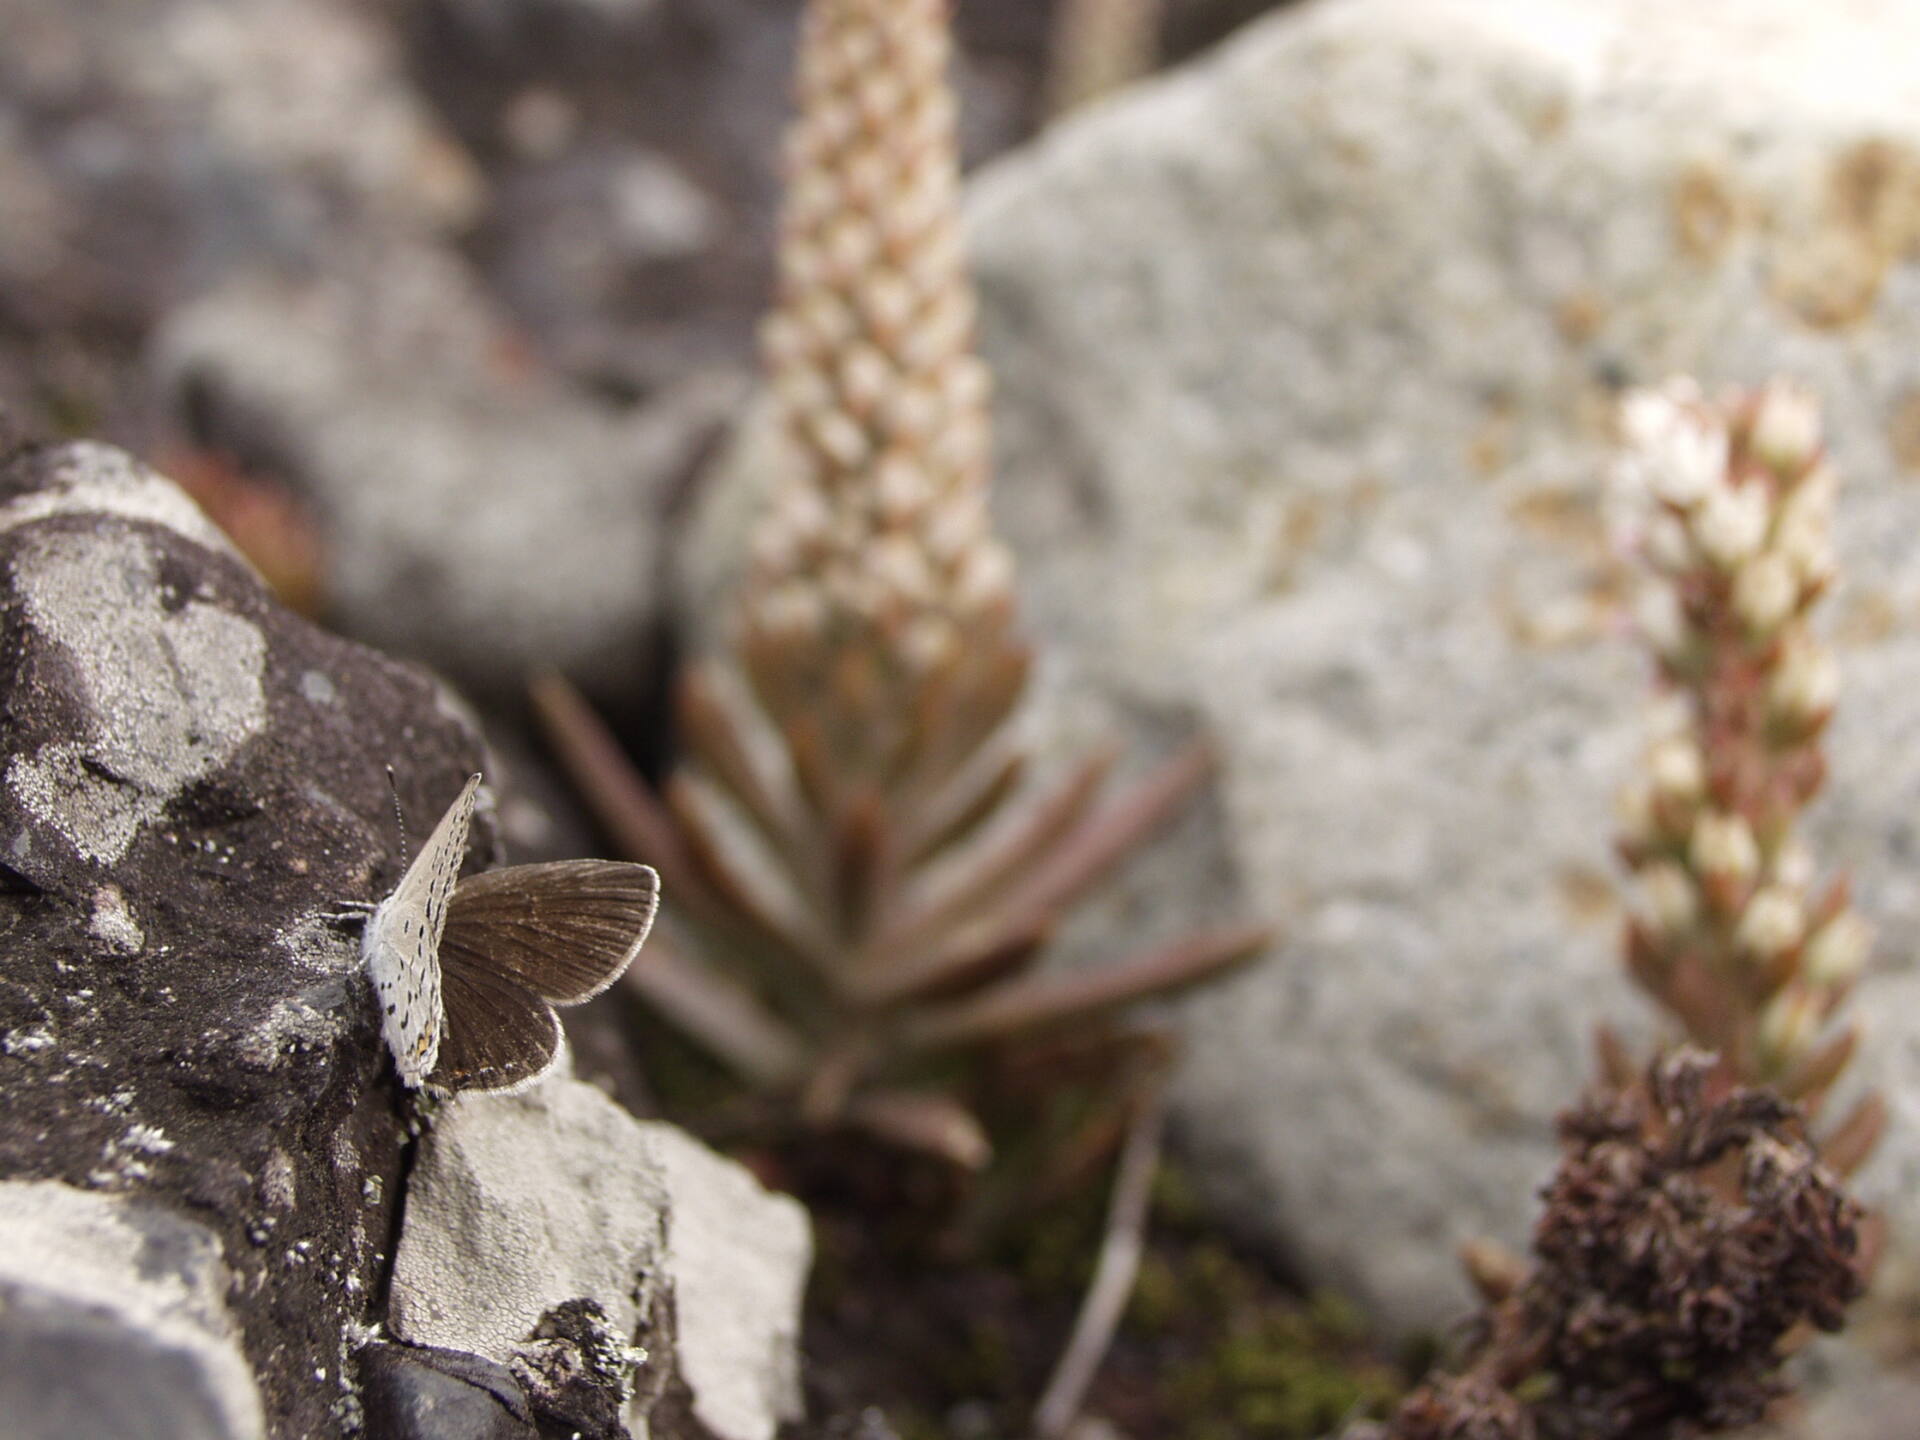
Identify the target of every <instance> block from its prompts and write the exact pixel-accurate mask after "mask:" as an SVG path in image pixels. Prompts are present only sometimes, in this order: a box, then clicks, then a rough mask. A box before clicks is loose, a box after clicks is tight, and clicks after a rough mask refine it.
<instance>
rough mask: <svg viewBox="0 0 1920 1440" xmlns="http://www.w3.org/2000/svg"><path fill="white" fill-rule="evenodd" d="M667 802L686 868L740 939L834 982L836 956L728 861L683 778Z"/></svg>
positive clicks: (670, 787) (672, 783)
mask: <svg viewBox="0 0 1920 1440" xmlns="http://www.w3.org/2000/svg"><path fill="white" fill-rule="evenodd" d="M666 800H667V805H668V806H669V808H670V809H671V811H672V813H673V818H674V823H675V825H676V826H677V829H678V833H679V836H680V842H681V845H682V847H683V848H684V850H685V853H686V857H687V863H688V867H689V869H690V870H691V872H692V873H693V874H695V875H697V876H698V877H699V879H700V882H701V883H702V884H703V885H704V886H705V887H706V889H707V891H708V892H709V893H710V894H712V895H713V896H714V897H715V898H716V899H718V901H719V902H720V904H721V906H722V908H723V910H724V912H725V919H726V921H727V922H729V925H730V928H731V929H733V930H734V931H735V932H736V933H737V932H738V931H739V929H741V928H742V927H744V928H745V929H747V930H748V931H749V932H750V933H751V934H752V935H753V936H754V937H755V938H756V939H758V940H759V941H760V942H761V943H762V944H765V945H767V946H770V947H771V948H772V949H773V950H775V951H776V952H777V953H778V954H780V955H781V956H783V957H784V958H786V959H789V960H797V961H800V962H801V963H803V964H805V965H807V966H809V967H811V968H812V969H813V970H815V971H816V972H818V973H819V974H820V975H822V976H824V977H826V978H827V979H829V980H831V979H832V978H833V977H834V975H835V972H836V966H835V964H834V955H833V952H832V951H831V950H830V949H829V948H828V947H827V945H826V944H825V943H824V942H823V941H822V940H820V939H819V937H817V936H815V935H813V934H811V933H810V932H809V931H808V930H807V928H806V926H805V923H804V922H803V921H802V919H801V918H800V917H799V916H797V915H794V914H791V913H782V909H783V907H780V906H778V905H777V904H775V902H773V901H772V900H770V899H769V898H767V897H766V896H765V895H763V894H761V893H760V891H759V889H758V887H757V886H756V885H755V884H754V882H752V881H751V880H749V879H747V878H746V877H745V876H744V875H743V874H742V873H741V869H740V867H739V866H738V865H736V864H734V863H733V861H732V860H730V859H729V858H728V855H727V851H726V848H725V846H724V845H722V843H721V842H720V839H719V837H718V836H716V835H715V834H714V833H713V830H712V827H711V826H710V825H709V823H708V821H707V817H706V816H705V815H703V814H702V813H701V811H700V807H699V804H698V803H697V802H696V801H695V799H694V796H693V791H692V788H691V786H690V785H689V784H688V783H687V778H686V777H685V776H684V775H675V776H673V777H672V778H671V779H670V780H668V781H667V793H666Z"/></svg>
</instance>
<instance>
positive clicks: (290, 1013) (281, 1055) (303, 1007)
mask: <svg viewBox="0 0 1920 1440" xmlns="http://www.w3.org/2000/svg"><path fill="white" fill-rule="evenodd" d="M341 1024H342V1021H341V1018H340V1016H338V1015H337V1014H331V1013H329V1012H327V1011H325V1010H319V1009H316V1008H315V1007H314V1006H312V1005H310V1004H308V1003H307V1002H306V1001H305V1000H302V999H298V998H295V999H287V1000H278V1001H275V1002H274V1005H273V1008H272V1009H271V1010H269V1011H268V1012H267V1018H266V1019H265V1020H264V1021H262V1022H261V1023H260V1024H259V1025H256V1026H255V1027H254V1028H253V1029H252V1030H251V1031H249V1032H248V1033H247V1034H246V1035H245V1036H244V1037H243V1038H242V1039H241V1041H240V1045H239V1054H240V1058H241V1059H242V1060H244V1061H245V1062H246V1063H247V1064H249V1065H252V1066H254V1067H256V1068H258V1069H261V1070H277V1069H279V1068H280V1066H281V1065H282V1064H283V1063H285V1061H286V1058H287V1057H288V1056H289V1055H298V1054H302V1053H304V1052H306V1051H309V1050H316V1049H319V1048H320V1047H321V1046H324V1045H329V1044H331V1043H332V1042H333V1041H334V1039H335V1038H336V1037H337V1036H338V1035H339V1033H340V1028H341Z"/></svg>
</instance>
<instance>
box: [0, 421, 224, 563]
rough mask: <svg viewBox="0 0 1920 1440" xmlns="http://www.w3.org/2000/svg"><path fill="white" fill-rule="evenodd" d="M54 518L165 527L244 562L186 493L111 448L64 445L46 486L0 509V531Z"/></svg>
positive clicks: (85, 442)
mask: <svg viewBox="0 0 1920 1440" xmlns="http://www.w3.org/2000/svg"><path fill="white" fill-rule="evenodd" d="M56 515H114V516H118V517H119V518H120V519H122V520H142V521H146V522H148V523H149V524H154V525H164V526H165V527H166V528H167V529H169V530H172V531H173V532H174V533H175V534H178V535H181V536H184V537H185V538H186V539H188V540H191V541H193V543H194V544H196V545H204V546H205V547H206V548H207V549H209V550H217V551H219V552H220V553H221V554H222V555H227V556H230V557H232V558H233V559H235V560H240V561H241V563H242V564H245V563H246V562H245V559H244V557H242V556H241V554H240V552H239V551H238V550H237V549H235V548H234V545H233V542H232V541H231V540H229V539H228V538H227V536H226V534H225V532H224V531H222V530H221V529H220V527H219V526H217V525H215V524H214V523H213V522H212V521H211V520H209V519H208V518H207V517H206V514H205V513H204V512H203V511H202V510H201V509H200V507H199V506H198V505H195V504H194V503H193V501H191V500H189V499H188V498H187V496H186V494H185V492H183V491H182V490H180V489H179V488H178V487H177V486H175V485H174V484H173V483H172V482H171V481H169V480H167V479H166V478H165V477H164V476H161V475H158V474H155V473H154V472H153V471H152V470H149V469H148V468H147V467H146V466H144V465H142V464H141V463H140V462H139V461H137V460H135V459H134V458H133V457H132V456H130V455H128V454H127V453H126V452H125V451H122V450H116V449H114V448H113V446H111V445H98V444H94V443H92V442H90V441H80V442H78V443H75V444H72V445H68V446H66V447H64V448H63V449H62V450H61V452H60V463H59V464H58V466H57V467H56V468H55V469H54V471H53V474H52V475H51V477H50V483H49V484H48V485H47V486H46V487H45V488H43V489H40V490H35V491H33V492H32V493H31V494H27V495H22V496H20V497H19V498H17V499H15V500H12V501H9V502H8V503H7V504H5V505H0V533H5V532H6V531H8V530H14V529H18V528H19V527H20V526H22V525H30V524H32V523H33V522H34V521H36V520H49V519H52V518H53V517H54V516H56ZM249 568H251V567H249Z"/></svg>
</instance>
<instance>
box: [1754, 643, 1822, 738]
mask: <svg viewBox="0 0 1920 1440" xmlns="http://www.w3.org/2000/svg"><path fill="white" fill-rule="evenodd" d="M1839 695H1840V663H1839V662H1838V661H1837V660H1835V659H1834V658H1833V653H1832V652H1831V651H1830V650H1828V649H1827V648H1826V646H1824V645H1822V644H1820V642H1819V641H1817V640H1815V639H1814V638H1813V637H1812V636H1810V635H1805V634H1802V635H1796V636H1795V637H1794V638H1793V641H1792V642H1791V643H1789V644H1788V646H1787V647H1786V650H1785V653H1784V654H1783V655H1782V656H1781V658H1780V662H1779V665H1778V667H1777V668H1776V669H1775V670H1774V672H1773V678H1772V679H1771V680H1770V681H1769V682H1768V684H1767V703H1768V705H1769V706H1770V708H1771V709H1772V711H1773V714H1774V715H1775V716H1776V717H1777V718H1778V719H1780V720H1781V721H1782V722H1784V723H1786V724H1788V725H1790V726H1793V727H1796V728H1805V727H1810V726H1813V725H1817V724H1819V723H1820V722H1821V721H1823V720H1825V719H1826V718H1827V716H1828V715H1830V714H1832V713H1833V706H1834V701H1835V700H1837V699H1838V698H1839Z"/></svg>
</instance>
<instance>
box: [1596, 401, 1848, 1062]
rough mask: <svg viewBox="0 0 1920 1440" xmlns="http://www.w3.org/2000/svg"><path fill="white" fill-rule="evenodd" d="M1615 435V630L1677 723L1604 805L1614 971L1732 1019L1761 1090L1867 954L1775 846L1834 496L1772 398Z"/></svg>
mask: <svg viewBox="0 0 1920 1440" xmlns="http://www.w3.org/2000/svg"><path fill="white" fill-rule="evenodd" d="M1621 429H1622V432H1623V439H1624V441H1625V448H1624V454H1623V455H1622V457H1621V459H1620V461H1619V463H1618V465H1617V467H1616V472H1615V476H1616V484H1617V485H1618V486H1619V487H1620V492H1621V493H1620V494H1619V497H1618V498H1619V499H1620V500H1622V501H1624V503H1625V507H1626V509H1627V511H1628V513H1629V515H1630V516H1631V517H1632V518H1631V523H1630V526H1629V532H1628V533H1629V534H1630V535H1632V536H1633V538H1634V540H1635V549H1636V550H1637V551H1638V553H1639V556H1640V558H1641V559H1642V560H1643V561H1644V563H1645V582H1646V583H1645V584H1644V586H1643V588H1642V590H1641V592H1640V595H1639V597H1638V599H1637V601H1636V605H1635V611H1636V615H1637V617H1638V619H1639V622H1640V629H1641V631H1642V633H1643V635H1644V637H1645V639H1646V641H1647V643H1648V645H1649V647H1650V648H1651V649H1652V650H1653V651H1654V653H1655V654H1656V655H1657V656H1658V657H1659V659H1660V661H1661V664H1662V668H1663V671H1664V674H1665V677H1666V679H1667V681H1669V682H1670V683H1671V685H1672V692H1671V696H1670V701H1671V703H1673V704H1674V705H1676V706H1677V707H1678V720H1677V723H1676V722H1675V721H1674V720H1673V719H1671V718H1670V719H1669V721H1668V723H1666V724H1664V725H1662V726H1661V727H1659V729H1658V730H1657V732H1656V734H1655V737H1654V739H1653V741H1652V743H1651V744H1650V745H1649V747H1648V749H1647V752H1646V757H1645V760H1644V762H1643V765H1642V767H1641V771H1640V774H1639V777H1638V778H1637V779H1636V780H1635V781H1634V783H1633V784H1632V785H1631V786H1630V787H1629V789H1628V790H1627V791H1626V792H1625V794H1624V795H1623V798H1622V801H1621V805H1620V818H1621V827H1622V829H1621V846H1622V850H1623V853H1624V854H1625V856H1626V857H1627V860H1628V862H1629V864H1630V865H1631V866H1632V867H1633V870H1634V876H1635V881H1636V887H1635V888H1636V892H1637V896H1638V901H1637V910H1638V912H1639V918H1638V921H1637V924H1636V926H1635V932H1634V933H1635V939H1634V940H1633V942H1632V945H1633V946H1634V947H1635V948H1633V949H1631V950H1630V958H1634V964H1635V973H1636V974H1640V975H1642V976H1643V978H1645V979H1646V981H1647V983H1648V984H1649V985H1651V986H1652V987H1653V988H1654V989H1655V990H1656V992H1659V991H1660V987H1661V986H1662V985H1663V984H1665V983H1667V982H1668V981H1669V979H1671V980H1672V983H1673V984H1674V985H1675V986H1676V987H1678V988H1676V990H1675V992H1674V998H1676V999H1677V1000H1680V1002H1681V1007H1683V1008H1684V1007H1691V1008H1690V1009H1686V1010H1685V1013H1689V1014H1692V1015H1694V1016H1695V1017H1696V1018H1697V1016H1698V1015H1699V1014H1700V1013H1701V1012H1700V1009H1699V1007H1700V1006H1701V1005H1703V1004H1706V1005H1708V1007H1709V1009H1711V1008H1712V1007H1714V1006H1719V1007H1722V1008H1723V1010H1724V1013H1723V1014H1721V1015H1720V1017H1719V1019H1718V1020H1716V1021H1714V1022H1713V1025H1714V1026H1718V1027H1720V1028H1719V1029H1718V1030H1717V1031H1716V1033H1715V1036H1714V1039H1715V1041H1716V1042H1718V1041H1720V1040H1724V1037H1725V1036H1726V1035H1727V1034H1729V1033H1733V1031H1736V1030H1738V1029H1739V1028H1740V1024H1741V1021H1740V1017H1744V1023H1745V1024H1746V1025H1748V1026H1750V1027H1751V1028H1750V1029H1748V1030H1747V1032H1746V1033H1747V1034H1748V1035H1749V1036H1750V1037H1751V1043H1752V1049H1753V1051H1754V1054H1755V1058H1756V1061H1757V1063H1759V1064H1760V1065H1761V1066H1762V1068H1763V1069H1764V1070H1765V1072H1766V1076H1767V1077H1778V1076H1779V1075H1781V1074H1784V1073H1785V1072H1786V1071H1788V1070H1790V1069H1791V1068H1792V1067H1793V1066H1794V1065H1795V1064H1796V1063H1798V1062H1799V1061H1801V1060H1803V1059H1805V1058H1806V1057H1807V1056H1808V1055H1809V1054H1810V1053H1811V1051H1812V1049H1813V1047H1814V1046H1815V1045H1816V1044H1817V1043H1818V1042H1819V1041H1820V1039H1821V1034H1822V1031H1823V1029H1824V1028H1825V1027H1826V1024H1827V1021H1828V1019H1829V1017H1830V1016H1831V1014H1832V1012H1833V1009H1834V1007H1835V1006H1836V1005H1837V1004H1838V1002H1839V1000H1840V999H1841V997H1842V996H1843V995H1844V994H1845V992H1846V990H1847V989H1848V987H1850V986H1851V985H1852V983H1853V982H1854V980H1855V979H1856V977H1857V976H1858V975H1859V973H1860V971H1861V969H1862V968H1863V967H1864V965H1865V964H1866V962H1867V959H1868V956H1869V953H1870V951H1871V949H1872V934H1871V932H1870V930H1869V929H1868V927H1867V925H1866V923H1865V921H1863V920H1862V919H1861V918H1860V917H1859V916H1858V915H1857V914H1856V913H1855V912H1853V911H1852V910H1851V909H1849V908H1847V906H1846V905H1845V904H1844V902H1843V901H1842V900H1841V899H1840V898H1839V896H1838V895H1837V894H1836V895H1829V896H1828V897H1827V898H1825V899H1824V900H1818V901H1816V900H1815V899H1814V898H1813V889H1812V887H1813V884H1814V864H1813V860H1812V857H1811V855H1810V854H1809V853H1808V851H1807V849H1806V846H1805V845H1804V844H1803V843H1802V842H1801V841H1800V840H1799V839H1798V838H1797V836H1796V835H1795V834H1794V827H1795V822H1796V820H1797V816H1798V811H1799V808H1800V807H1801V806H1802V805H1803V804H1805V803H1806V801H1807V799H1809V798H1810V797H1811V795H1812V793H1813V791H1814V789H1815V788H1817V786H1818V783H1819V781H1818V776H1819V774H1820V766H1819V763H1818V756H1817V754H1816V753H1814V752H1813V750H1812V747H1813V746H1814V745H1815V744H1816V742H1817V739H1818V736H1819V733H1820V731H1821V729H1822V727H1823V726H1824V725H1825V723H1826V720H1827V717H1828V716H1829V715H1830V714H1831V712H1832V709H1833V704H1834V700H1835V698H1836V695H1837V692H1838V689H1839V671H1838V667H1837V666H1836V664H1835V661H1834V658H1833V655H1832V653H1831V652H1830V651H1829V650H1828V649H1827V648H1826V647H1825V646H1824V645H1822V644H1821V643H1820V642H1819V640H1818V639H1817V638H1816V637H1815V636H1814V634H1813V632H1812V630H1811V629H1810V628H1809V625H1808V622H1807V613H1808V610H1809V608H1810V607H1811V605H1812V604H1813V602H1814V601H1815V600H1817V599H1818V598H1819V596H1820V595H1821V593H1822V592H1823V591H1824V590H1825V589H1826V588H1827V586H1828V585H1829V583H1830V582H1831V580H1832V578H1833V572H1834V560H1833V545H1832V538H1831V535H1832V520H1833V509H1834V500H1835V495H1836V492H1837V489H1838V481H1837V478H1836V476H1835V473H1834V471H1833V469H1832V467H1831V466H1830V465H1829V464H1828V463H1827V462H1826V459H1825V457H1824V453H1823V449H1822V440H1821V426H1820V410H1819V406H1818V404H1817V402H1816V401H1815V400H1814V398H1813V396H1812V395H1811V394H1810V393H1809V392H1808V391H1806V390H1805V389H1803V388H1801V387H1799V386H1797V385H1794V384H1791V383H1788V382H1784V381H1775V382H1773V383H1771V384H1768V385H1766V386H1764V387H1762V388H1761V389H1759V390H1758V391H1754V392H1749V393H1746V394H1734V395H1729V396H1727V397H1724V398H1722V399H1719V400H1711V401H1710V400H1708V399H1707V398H1706V397H1705V396H1704V395H1703V394H1702V393H1701V391H1700V389H1699V387H1698V386H1697V385H1695V384H1694V383H1693V382H1692V381H1690V380H1676V381H1672V382H1670V383H1668V384H1666V385H1664V386H1662V387H1660V388H1659V389H1657V390H1650V391H1641V392H1637V393H1635V394H1633V395H1631V396H1629V397H1628V399H1627V400H1626V402H1625V404H1624V405H1623V407H1622V411H1621ZM1636 957H1637V958H1636ZM1689 967H1691V968H1689ZM1682 970H1687V971H1688V977H1687V978H1685V979H1684V980H1683V979H1680V978H1678V977H1679V976H1680V972H1681V971H1682ZM1703 986H1705V987H1709V988H1708V990H1703V988H1702V987H1703ZM1709 991H1710V992H1711V993H1709ZM1683 992H1684V995H1683ZM1713 995H1717V996H1718V998H1717V999H1716V998H1712V996H1713ZM1703 996H1705V997H1706V998H1704V999H1703ZM1689 1023H1690V1024H1692V1023H1695V1022H1694V1021H1693V1020H1690V1021H1689ZM1728 1026H1731V1027H1732V1029H1731V1030H1730V1029H1728V1028H1726V1027H1728ZM1709 1028H1712V1027H1709ZM1696 1038H1700V1037H1696ZM1763 1078H1765V1077H1763Z"/></svg>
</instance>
